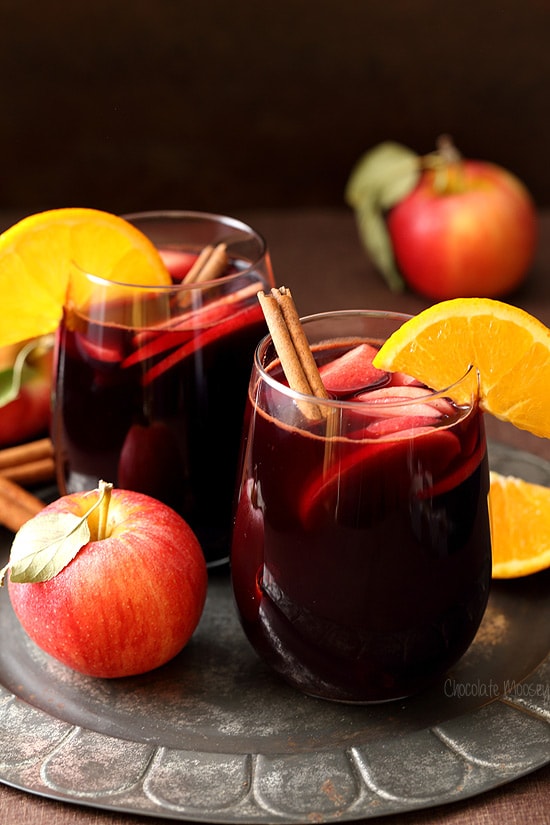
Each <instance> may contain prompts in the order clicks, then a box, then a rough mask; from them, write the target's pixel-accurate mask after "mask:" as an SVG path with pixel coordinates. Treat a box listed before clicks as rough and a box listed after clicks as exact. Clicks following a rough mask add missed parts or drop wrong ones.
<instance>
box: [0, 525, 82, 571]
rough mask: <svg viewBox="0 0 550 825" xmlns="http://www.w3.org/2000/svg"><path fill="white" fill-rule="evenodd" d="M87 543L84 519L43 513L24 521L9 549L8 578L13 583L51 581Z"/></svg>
mask: <svg viewBox="0 0 550 825" xmlns="http://www.w3.org/2000/svg"><path fill="white" fill-rule="evenodd" d="M89 541H90V528H89V527H88V521H87V518H86V516H77V515H75V514H74V513H45V514H44V515H43V516H41V517H40V518H36V519H31V520H30V521H27V522H26V523H25V524H24V525H23V526H22V527H21V528H20V530H19V531H18V532H17V534H16V536H15V539H14V540H13V544H12V546H11V554H10V562H9V566H10V567H11V574H10V578H11V580H12V581H14V582H45V581H48V580H49V579H53V577H54V576H57V574H58V573H60V572H61V570H63V568H64V567H66V566H67V565H68V564H69V562H70V561H72V560H73V559H74V557H75V556H76V554H77V553H78V551H79V550H81V549H82V548H83V547H84V545H85V544H87V543H88V542H89Z"/></svg>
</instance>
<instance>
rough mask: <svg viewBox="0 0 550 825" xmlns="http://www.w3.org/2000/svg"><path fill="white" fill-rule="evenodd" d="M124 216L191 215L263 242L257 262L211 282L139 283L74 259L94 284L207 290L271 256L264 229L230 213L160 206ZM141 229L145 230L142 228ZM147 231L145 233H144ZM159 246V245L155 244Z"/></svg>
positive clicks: (147, 289)
mask: <svg viewBox="0 0 550 825" xmlns="http://www.w3.org/2000/svg"><path fill="white" fill-rule="evenodd" d="M120 217H121V218H122V219H123V220H125V221H128V222H131V221H132V220H135V219H136V218H145V219H148V218H157V219H158V218H169V219H181V218H191V219H197V220H208V221H210V222H211V223H213V224H214V223H223V224H224V225H226V226H228V227H230V228H231V229H237V230H238V231H242V232H244V233H245V234H247V235H248V236H249V237H250V238H251V239H253V240H256V241H257V242H258V244H259V252H258V255H257V256H256V257H255V258H254V260H253V261H251V262H250V264H249V265H248V266H246V267H244V269H239V270H238V272H232V273H231V274H229V275H222V276H218V277H217V278H212V279H211V280H209V281H201V282H200V283H198V284H196V283H195V284H184V283H174V284H135V283H132V282H128V281H114V280H111V279H109V278H105V277H104V276H103V275H96V274H95V273H94V272H88V271H87V270H86V269H85V268H83V267H81V266H80V265H79V264H77V263H76V261H71V264H72V265H73V266H74V267H75V268H76V269H77V270H78V271H79V272H80V273H81V274H82V275H83V276H85V277H86V278H88V279H90V280H91V281H92V282H93V283H95V284H97V285H98V286H106V287H108V286H109V285H113V286H116V287H127V288H131V289H134V290H136V289H139V290H142V291H143V292H144V293H147V292H160V293H163V292H164V293H168V292H193V291H195V292H205V291H207V290H208V289H213V288H215V287H217V286H220V285H223V284H230V283H232V282H233V281H238V280H239V279H240V278H242V277H243V276H247V275H249V274H250V273H252V272H254V270H255V269H256V267H257V266H258V265H259V264H260V263H261V262H262V261H263V260H265V258H266V257H267V254H268V248H267V241H266V239H265V237H264V236H263V235H262V233H261V232H258V230H257V229H254V228H253V227H252V226H250V224H247V223H246V222H245V221H242V220H240V218H233V217H231V216H230V215H223V214H222V213H217V212H201V211H200V210H192V209H159V210H154V209H153V210H148V211H145V212H127V213H124V214H123V215H120ZM140 231H141V230H140ZM143 234H145V233H143ZM155 248H157V247H156V245H155Z"/></svg>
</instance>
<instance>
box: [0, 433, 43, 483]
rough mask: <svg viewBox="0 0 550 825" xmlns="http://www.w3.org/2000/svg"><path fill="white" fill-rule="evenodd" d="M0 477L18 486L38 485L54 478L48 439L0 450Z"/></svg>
mask: <svg viewBox="0 0 550 825" xmlns="http://www.w3.org/2000/svg"><path fill="white" fill-rule="evenodd" d="M0 477H3V478H7V479H9V480H10V481H15V482H17V483H18V484H38V483H40V482H42V481H51V480H52V479H53V478H54V477H55V463H54V453H53V445H52V442H51V441H50V439H49V438H41V439H38V440H36V441H29V442H28V443H26V444H18V445H17V446H16V447H6V448H4V449H3V450H0Z"/></svg>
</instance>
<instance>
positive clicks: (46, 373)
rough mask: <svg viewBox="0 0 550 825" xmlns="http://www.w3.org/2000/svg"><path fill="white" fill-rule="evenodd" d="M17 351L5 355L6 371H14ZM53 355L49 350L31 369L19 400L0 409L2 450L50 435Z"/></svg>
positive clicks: (16, 399) (4, 353)
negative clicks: (9, 369)
mask: <svg viewBox="0 0 550 825" xmlns="http://www.w3.org/2000/svg"><path fill="white" fill-rule="evenodd" d="M15 355H16V350H15V349H13V350H12V351H10V352H8V351H7V348H6V351H4V352H3V353H2V358H0V361H1V362H2V364H3V368H4V369H5V368H11V366H12V365H13V361H14V359H15ZM51 389H52V353H51V351H48V352H47V353H45V354H44V355H41V356H40V358H37V359H36V361H35V362H33V364H32V366H31V367H29V368H27V370H26V372H25V377H24V381H23V383H22V385H21V389H20V390H19V394H18V396H17V398H14V399H13V401H10V402H8V403H7V404H5V405H4V406H3V407H0V448H3V447H9V446H11V445H13V444H19V443H21V442H23V441H28V440H29V439H31V438H36V437H37V436H39V435H42V434H45V433H47V432H48V430H49V427H50V416H51Z"/></svg>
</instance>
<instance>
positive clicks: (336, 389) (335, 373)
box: [319, 344, 389, 398]
mask: <svg viewBox="0 0 550 825" xmlns="http://www.w3.org/2000/svg"><path fill="white" fill-rule="evenodd" d="M377 352H378V350H377V349H376V348H375V347H372V346H370V344H359V345H358V346H356V347H354V348H353V349H350V350H348V351H347V352H345V353H344V354H343V355H341V356H339V357H338V358H335V359H334V361H329V362H328V363H327V364H323V366H322V367H320V369H319V372H320V373H321V378H322V379H323V384H324V385H325V388H326V390H327V391H328V392H329V393H331V394H332V395H335V396H337V397H340V398H342V397H345V396H347V395H355V393H357V392H359V391H360V390H364V389H366V388H367V387H372V386H373V385H378V384H381V383H384V382H386V381H387V380H388V377H389V373H387V372H385V371H383V370H379V369H377V368H376V367H373V365H372V359H373V358H374V356H375V355H376V353H377Z"/></svg>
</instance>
